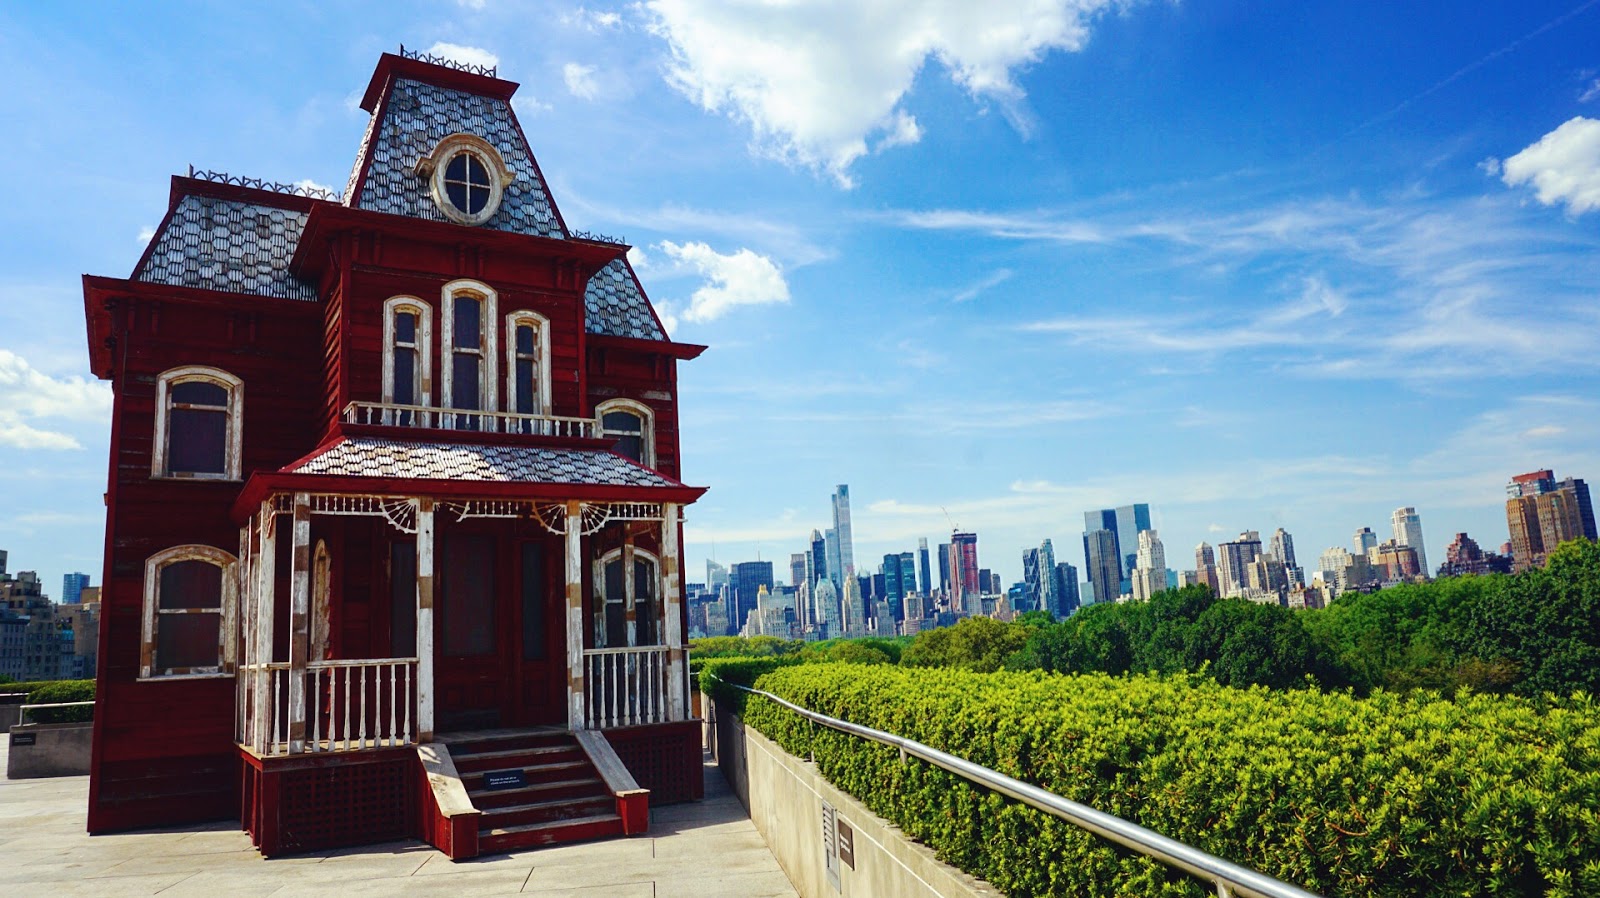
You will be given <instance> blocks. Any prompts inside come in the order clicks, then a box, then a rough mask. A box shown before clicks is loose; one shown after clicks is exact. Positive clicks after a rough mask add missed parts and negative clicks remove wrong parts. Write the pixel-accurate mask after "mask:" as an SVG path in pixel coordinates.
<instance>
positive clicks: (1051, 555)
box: [1035, 537, 1056, 610]
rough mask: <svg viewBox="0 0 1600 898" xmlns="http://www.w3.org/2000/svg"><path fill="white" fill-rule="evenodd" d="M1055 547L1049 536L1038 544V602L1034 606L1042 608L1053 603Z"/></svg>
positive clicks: (1054, 590)
mask: <svg viewBox="0 0 1600 898" xmlns="http://www.w3.org/2000/svg"><path fill="white" fill-rule="evenodd" d="M1055 570H1056V547H1055V546H1053V545H1051V543H1050V538H1049V537H1046V538H1045V541H1044V542H1042V543H1040V544H1039V573H1040V577H1039V581H1040V582H1039V587H1040V593H1039V604H1038V605H1036V606H1035V607H1037V608H1039V609H1041V610H1044V609H1048V608H1050V607H1051V606H1052V605H1054V604H1055V592H1056V578H1055Z"/></svg>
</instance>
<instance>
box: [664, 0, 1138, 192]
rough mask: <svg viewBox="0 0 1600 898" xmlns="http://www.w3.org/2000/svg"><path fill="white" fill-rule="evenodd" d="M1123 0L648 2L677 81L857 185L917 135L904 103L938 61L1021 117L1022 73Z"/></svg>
mask: <svg viewBox="0 0 1600 898" xmlns="http://www.w3.org/2000/svg"><path fill="white" fill-rule="evenodd" d="M1111 6H1112V0H1009V2H998V3H987V4H975V3H971V2H969V0H893V2H879V3H861V2H856V0H833V2H826V3H815V4H794V3H761V4H737V5H730V4H722V3H713V2H710V0H648V2H646V3H645V4H644V9H645V10H647V12H648V14H649V16H650V18H651V27H652V30H653V31H654V32H655V33H656V34H658V35H659V36H660V37H661V38H662V39H664V40H665V41H666V42H667V44H668V46H669V48H670V50H671V53H672V63H671V66H670V68H669V70H668V77H669V79H670V80H671V82H672V83H673V85H674V86H676V87H677V88H678V90H680V91H681V92H682V93H683V94H684V95H685V96H687V97H689V98H690V99H691V100H693V101H694V102H696V103H698V104H699V105H700V106H701V107H702V108H704V109H706V110H707V111H710V112H718V113H725V114H728V115H730V116H732V117H734V118H736V119H739V120H741V121H743V122H745V123H746V124H748V125H749V126H750V128H751V130H752V131H753V132H754V138H755V141H754V145H755V147H756V149H757V150H758V151H759V152H762V153H763V154H766V155H769V156H772V157H775V158H778V159H782V160H785V161H788V162H791V163H794V164H798V165H802V166H805V167H809V168H812V169H815V170H818V171H824V172H826V173H827V174H828V175H830V176H832V177H833V179H834V180H835V181H837V182H838V183H839V184H840V185H841V186H845V187H848V186H851V185H852V184H853V180H852V178H851V175H850V167H851V165H852V164H853V163H854V162H855V161H856V160H857V159H860V158H861V157H862V156H864V155H866V154H868V153H869V152H873V151H875V150H883V149H887V148H890V147H895V146H903V145H906V144H909V143H915V142H916V141H918V140H920V139H921V136H922V128H921V126H920V125H919V124H918V123H917V121H916V119H915V118H913V117H912V116H911V115H910V114H909V113H908V112H906V111H905V109H903V108H902V107H901V102H902V100H903V99H904V98H905V96H906V94H907V92H908V91H910V89H911V85H912V82H913V81H914V79H915V78H916V77H917V75H918V73H919V72H921V71H923V70H924V69H925V67H927V65H928V64H929V63H930V62H934V63H937V64H939V65H940V66H941V67H942V69H943V70H944V71H946V72H947V73H948V76H949V77H950V78H951V79H952V80H953V81H954V82H955V83H956V84H958V85H959V86H961V87H962V88H964V89H965V90H966V91H967V93H968V94H970V95H971V96H972V97H973V98H974V99H977V100H980V101H983V100H989V101H995V102H997V103H999V104H1000V105H1001V106H1002V108H1003V109H1004V110H1005V111H1006V112H1007V114H1008V116H1009V117H1010V118H1011V119H1012V120H1013V122H1015V123H1017V124H1019V126H1020V125H1021V123H1022V122H1023V121H1024V120H1025V119H1026V115H1025V114H1024V113H1022V112H1021V105H1020V104H1021V102H1022V100H1023V98H1024V92H1023V90H1022V88H1021V86H1019V85H1018V84H1017V82H1016V79H1015V75H1016V74H1017V72H1018V70H1020V69H1022V68H1024V67H1026V66H1027V65H1029V64H1030V63H1034V62H1037V61H1038V60H1040V59H1041V58H1043V57H1044V56H1045V55H1046V54H1047V53H1049V52H1050V51H1053V50H1066V51H1074V50H1078V49H1080V48H1082V47H1083V45H1084V43H1085V41H1087V40H1088V37H1089V22H1090V20H1091V19H1092V18H1093V17H1094V16H1095V15H1096V14H1098V13H1100V12H1102V11H1104V10H1106V9H1107V8H1109V7H1111Z"/></svg>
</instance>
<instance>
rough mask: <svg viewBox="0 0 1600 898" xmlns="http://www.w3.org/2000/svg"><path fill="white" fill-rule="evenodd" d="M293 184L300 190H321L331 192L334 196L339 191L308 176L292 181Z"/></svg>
mask: <svg viewBox="0 0 1600 898" xmlns="http://www.w3.org/2000/svg"><path fill="white" fill-rule="evenodd" d="M294 186H296V187H298V188H300V189H301V190H322V191H326V192H328V193H331V194H333V195H334V196H338V195H339V191H338V190H335V189H334V188H333V187H331V186H329V185H327V184H319V183H317V182H316V181H313V180H311V179H310V178H301V179H300V180H298V181H296V182H294Z"/></svg>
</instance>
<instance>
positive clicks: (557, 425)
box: [341, 402, 598, 440]
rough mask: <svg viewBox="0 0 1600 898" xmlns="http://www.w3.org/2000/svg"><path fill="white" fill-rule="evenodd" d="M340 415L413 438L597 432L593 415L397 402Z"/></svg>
mask: <svg viewBox="0 0 1600 898" xmlns="http://www.w3.org/2000/svg"><path fill="white" fill-rule="evenodd" d="M341 417H342V420H343V422H344V423H345V424H353V425H357V426H360V427H383V428H395V429H396V430H399V431H403V432H405V433H407V434H408V435H409V436H410V438H412V439H415V438H418V437H421V436H422V434H423V433H425V432H428V431H434V432H445V431H447V432H450V433H451V434H452V435H457V434H493V435H504V436H513V437H518V436H521V437H545V438H551V439H561V440H593V439H596V438H597V436H598V429H597V427H596V425H595V420H594V419H593V418H570V417H563V416H560V415H524V414H518V413H516V412H484V411H470V410H464V409H451V408H435V407H433V406H425V405H402V404H399V403H394V402H352V403H350V404H348V405H346V406H345V407H344V413H343V415H342V416H341Z"/></svg>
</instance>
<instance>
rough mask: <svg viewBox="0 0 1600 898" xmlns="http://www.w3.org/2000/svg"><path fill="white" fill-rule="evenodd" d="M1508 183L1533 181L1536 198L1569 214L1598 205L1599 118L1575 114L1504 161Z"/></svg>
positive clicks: (1513, 185)
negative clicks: (1562, 205) (1559, 204)
mask: <svg viewBox="0 0 1600 898" xmlns="http://www.w3.org/2000/svg"><path fill="white" fill-rule="evenodd" d="M1502 179H1503V180H1504V181H1505V182H1506V184H1507V185H1508V186H1511V187H1518V186H1521V185H1523V184H1530V183H1531V184H1532V185H1533V187H1534V190H1535V195H1536V196H1537V197H1538V198H1539V202H1541V203H1543V204H1545V205H1546V206H1553V205H1555V204H1557V203H1565V204H1566V207H1567V212H1568V214H1571V215H1582V214H1583V213H1585V212H1592V211H1594V210H1596V209H1600V120H1596V119H1592V118H1585V117H1583V116H1581V115H1580V116H1575V117H1573V118H1571V119H1568V120H1567V121H1566V122H1565V123H1564V124H1562V126H1561V127H1559V128H1557V129H1555V130H1554V131H1551V132H1550V133H1549V134H1546V135H1545V136H1543V137H1541V138H1539V140H1538V142H1537V143H1535V144H1534V145H1533V146H1530V147H1528V148H1527V149H1525V150H1523V151H1522V152H1520V153H1518V154H1516V155H1515V156H1512V157H1511V158H1510V159H1507V160H1506V161H1505V165H1504V173H1503V175H1502Z"/></svg>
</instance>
